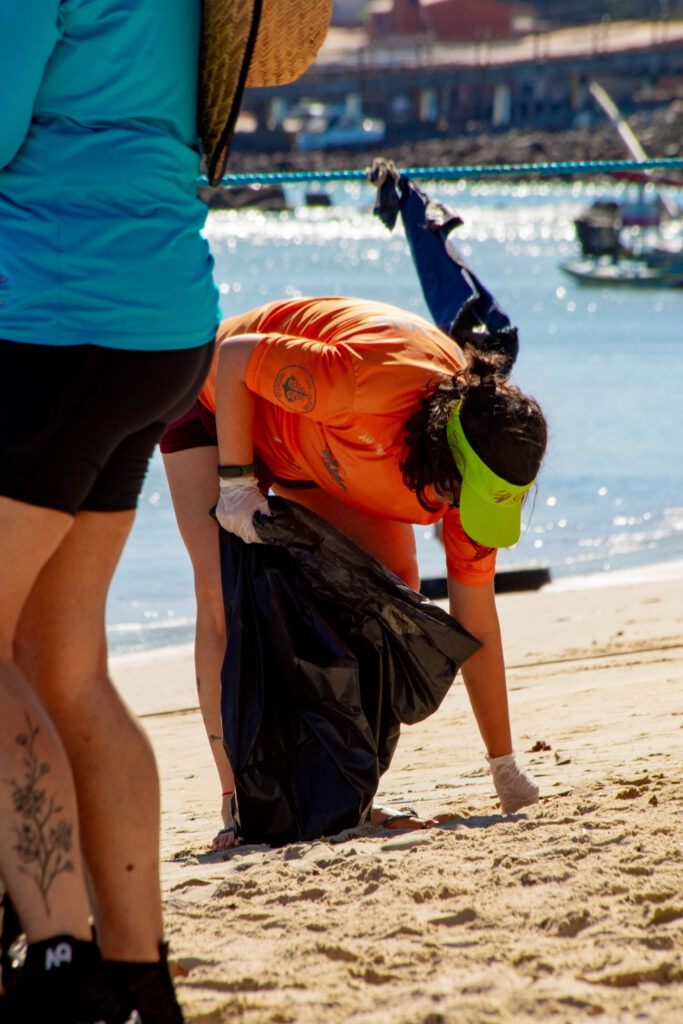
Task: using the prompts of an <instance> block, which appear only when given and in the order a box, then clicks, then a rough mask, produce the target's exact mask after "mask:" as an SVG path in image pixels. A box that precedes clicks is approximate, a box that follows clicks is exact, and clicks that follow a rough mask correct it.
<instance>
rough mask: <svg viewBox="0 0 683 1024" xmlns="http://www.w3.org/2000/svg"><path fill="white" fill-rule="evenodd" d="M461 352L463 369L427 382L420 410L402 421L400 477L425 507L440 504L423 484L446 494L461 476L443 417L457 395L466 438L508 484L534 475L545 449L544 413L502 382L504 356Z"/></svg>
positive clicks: (524, 481)
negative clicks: (405, 451)
mask: <svg viewBox="0 0 683 1024" xmlns="http://www.w3.org/2000/svg"><path fill="white" fill-rule="evenodd" d="M463 354H464V357H465V363H464V366H463V367H462V369H460V370H457V371H456V372H455V373H454V374H453V376H452V377H451V378H449V379H448V380H444V381H440V382H436V383H433V384H430V385H428V386H427V387H426V388H425V390H424V392H423V394H422V396H421V398H420V409H419V410H418V411H417V412H415V413H413V415H412V416H410V417H409V418H408V420H407V421H406V431H407V433H406V437H405V442H406V444H407V446H408V454H407V455H406V457H405V459H403V461H402V462H401V471H402V473H403V480H404V482H405V484H406V487H409V488H410V489H411V490H412V491H415V493H416V494H417V499H418V501H419V502H420V504H421V505H422V507H423V508H424V509H426V510H427V511H428V512H435V511H436V510H437V509H438V508H439V505H435V504H433V503H432V502H430V501H429V500H428V499H427V497H426V495H425V491H426V488H427V487H428V486H431V487H432V488H434V487H436V488H437V489H438V490H440V491H444V492H446V493H448V492H449V491H450V489H451V487H453V486H454V485H455V486H457V485H458V484H459V483H460V482H461V479H462V478H461V476H460V473H459V472H458V470H457V467H456V465H455V461H454V459H453V456H452V454H451V450H450V448H449V446H448V440H447V437H446V425H447V423H448V416H449V414H450V411H451V409H452V407H453V403H454V402H456V401H457V400H458V399H460V400H461V402H462V404H461V407H460V421H461V423H462V426H463V430H464V432H465V436H466V438H467V440H468V441H469V443H470V445H471V446H472V448H474V450H475V452H476V453H477V455H478V456H479V458H480V459H482V460H483V461H484V462H485V463H486V465H487V466H488V467H489V469H492V470H493V472H494V473H497V474H498V476H500V477H502V478H503V479H504V480H507V481H508V483H511V484H516V485H518V486H521V485H523V484H527V483H529V482H530V481H531V480H534V479H535V478H536V475H537V474H538V470H539V467H540V465H541V462H542V460H543V456H544V454H545V449H546V444H547V440H548V429H547V424H546V421H545V417H544V415H543V413H542V411H541V408H540V406H539V405H538V403H537V402H536V401H535V399H533V398H531V397H530V396H529V395H525V394H524V392H523V391H521V390H520V389H519V388H518V387H517V386H516V385H515V384H510V383H508V382H507V381H506V379H505V377H506V365H505V364H506V360H505V357H504V356H503V355H501V354H499V353H497V352H480V351H478V350H477V349H476V348H474V346H473V345H469V344H467V345H465V348H464V350H463Z"/></svg>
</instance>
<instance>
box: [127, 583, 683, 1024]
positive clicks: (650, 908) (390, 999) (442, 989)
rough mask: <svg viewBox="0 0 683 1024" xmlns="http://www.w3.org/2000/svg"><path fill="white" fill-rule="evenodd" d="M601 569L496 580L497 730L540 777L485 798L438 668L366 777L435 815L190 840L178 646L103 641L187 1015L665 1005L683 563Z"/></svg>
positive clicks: (437, 1014)
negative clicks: (127, 729)
mask: <svg viewBox="0 0 683 1024" xmlns="http://www.w3.org/2000/svg"><path fill="white" fill-rule="evenodd" d="M608 579H609V582H610V585H609V586H604V585H600V586H595V587H592V586H587V587H584V588H583V589H567V588H566V585H561V584H560V583H557V584H551V585H550V587H546V588H544V589H543V590H541V591H539V592H536V593H521V594H507V595H502V596H501V597H500V598H499V601H498V605H499V612H500V617H501V622H502V627H503V632H504V639H505V646H506V652H507V663H508V671H509V689H510V701H511V708H512V716H513V731H514V735H515V743H516V749H517V752H518V756H519V759H520V761H521V762H522V763H523V764H524V765H525V766H526V767H527V768H528V769H529V770H530V771H531V772H532V773H533V774H534V776H535V777H536V779H537V781H538V782H539V785H540V787H541V801H540V803H539V804H538V805H537V806H535V807H532V808H529V809H527V810H525V811H524V812H522V813H519V814H515V815H512V816H509V817H507V818H504V817H502V816H501V815H500V813H499V812H498V809H497V801H496V798H495V795H494V793H493V789H492V785H491V781H490V777H489V776H488V774H487V772H486V768H485V763H484V761H483V749H482V745H481V741H480V739H479V737H478V734H477V732H476V727H475V725H474V720H473V717H472V714H471V711H470V709H469V705H468V703H467V699H466V695H465V691H464V688H463V686H462V684H461V683H460V681H459V679H458V680H457V681H456V683H455V685H454V686H453V689H452V690H451V692H450V693H449V695H448V697H447V698H446V700H445V702H444V704H443V705H442V707H441V708H440V710H439V711H438V712H437V714H436V715H434V716H433V717H432V718H431V719H430V720H429V721H427V722H425V723H423V724H421V725H419V726H413V727H412V728H410V729H405V730H404V733H403V736H402V738H401V742H400V744H399V747H398V751H397V753H396V756H395V759H394V763H393V764H392V766H391V768H390V770H389V772H388V773H387V774H386V775H385V777H384V778H383V780H382V785H381V789H380V793H379V797H380V798H381V800H382V802H393V803H396V804H403V803H406V802H408V803H411V804H415V805H416V806H417V807H418V809H419V810H420V811H421V812H422V813H424V814H428V815H432V816H434V817H436V818H437V819H438V824H437V825H436V826H435V827H433V828H431V829H429V830H425V831H420V832H412V833H411V832H405V831H403V832H387V831H386V830H383V829H381V828H379V827H376V826H363V827H361V828H359V829H357V830H354V831H352V832H349V833H345V834H343V835H339V836H332V837H329V838H326V839H324V840H320V841H316V842H312V843H300V844H296V845H292V846H288V847H284V848H281V849H270V848H268V847H261V846H258V847H257V846H244V847H239V848H237V849H236V850H234V851H230V852H229V853H224V854H214V853H211V852H210V849H209V847H210V841H211V838H212V837H213V835H214V834H215V832H216V830H217V827H218V825H219V822H218V815H217V808H218V806H219V800H220V792H219V790H220V787H219V785H218V781H217V778H216V776H215V773H214V771H213V768H212V765H211V759H210V753H209V748H208V743H207V741H206V739H205V736H204V731H203V726H202V722H201V717H200V714H199V711H198V710H197V708H196V700H195V694H194V683H193V680H194V671H193V668H192V654H191V651H190V650H189V649H187V648H183V649H176V650H171V651H166V652H161V653H154V654H150V655H145V656H144V657H140V658H133V659H131V658H124V659H119V660H117V661H115V662H114V664H113V669H114V676H115V679H116V680H117V683H118V685H119V686H120V688H121V691H122V692H123V693H124V695H125V696H126V698H127V699H128V700H129V703H130V704H131V706H132V707H133V708H134V709H135V710H137V711H138V712H140V713H142V714H143V715H144V716H145V717H144V724H145V726H146V728H147V730H148V732H149V734H150V736H151V738H152V742H153V744H154V747H155V750H156V753H157V757H158V760H159V768H160V773H161V780H162V801H163V828H162V858H163V859H162V877H163V889H164V897H165V910H166V929H167V937H168V939H169V940H170V943H171V956H172V959H173V961H174V965H175V966H174V969H175V971H176V974H177V984H178V991H179V995H180V998H181V1001H182V1003H183V1005H184V1008H185V1011H186V1014H187V1018H188V1021H190V1022H192V1024H199V1022H203V1024H218V1022H221V1021H228V1022H230V1021H233V1020H235V1021H240V1022H244V1024H285V1022H292V1024H294V1022H296V1024H314V1022H315V1024H320V1022H322V1021H325V1022H326V1024H342V1022H348V1021H352V1022H354V1024H355V1022H358V1024H370V1022H372V1024H387V1022H396V1024H470V1022H471V1024H475V1022H476V1024H481V1022H483V1021H491V1022H515V1024H517V1022H520V1021H526V1020H543V1021H547V1020H550V1021H553V1022H557V1024H564V1022H567V1024H569V1022H571V1024H576V1022H577V1021H584V1020H586V1021H587V1020H589V1019H590V1020H599V1021H603V1022H609V1024H612V1022H614V1024H617V1022H619V1024H630V1022H632V1021H633V1022H636V1021H638V1022H642V1021H646V1022H652V1024H669V1022H670V1024H674V1022H680V1021H681V1019H683V1017H682V1016H681V1007H682V1006H683V958H682V957H681V954H682V953H683V825H682V816H683V772H682V768H683V566H680V565H678V566H673V567H668V568H665V569H664V571H663V572H662V573H661V574H660V575H659V578H657V574H656V573H654V572H653V571H652V570H650V571H648V572H647V573H634V574H631V575H627V576H625V577H620V576H619V575H618V574H612V575H611V576H610V577H608ZM598 582H600V583H601V584H604V582H605V578H604V577H603V578H602V579H601V580H600V581H598Z"/></svg>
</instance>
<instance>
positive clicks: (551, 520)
mask: <svg viewBox="0 0 683 1024" xmlns="http://www.w3.org/2000/svg"><path fill="white" fill-rule="evenodd" d="M309 187H315V186H309ZM422 187H424V189H425V191H427V192H428V193H429V194H430V195H431V196H433V197H434V198H438V199H441V200H442V201H444V202H446V203H448V205H450V206H451V207H452V208H454V209H455V210H457V211H458V212H459V213H460V214H461V216H462V218H463V220H464V224H463V225H462V227H460V228H458V229H457V230H456V231H455V232H454V233H453V234H452V236H451V237H452V238H453V240H454V241H455V242H456V244H457V246H458V247H459V249H460V251H461V253H462V254H463V255H464V256H465V258H466V260H467V261H468V262H469V264H470V266H471V267H472V269H473V270H474V271H475V273H477V274H478V275H479V276H480V278H481V279H482V281H483V282H485V283H486V285H487V287H488V288H489V290H490V291H492V292H493V294H494V295H495V296H496V298H497V299H498V301H499V303H500V304H501V306H502V307H503V309H505V311H506V312H507V314H508V315H509V317H510V319H511V320H512V322H513V323H515V324H516V325H517V327H518V328H519V334H520V355H519V358H518V360H517V363H516V366H515V370H514V374H513V378H514V380H515V381H516V382H517V383H519V385H520V386H521V387H522V388H523V389H524V390H525V391H528V392H529V393H531V394H532V395H534V396H535V397H536V398H537V399H538V401H539V402H540V403H541V405H542V407H543V409H544V411H545V413H546V417H547V419H548V423H549V428H550V440H549V445H548V453H547V456H546V460H545V463H544V466H543V469H542V472H541V474H540V477H539V480H538V485H537V487H536V488H535V490H534V491H533V492H532V495H531V498H530V500H529V501H528V502H527V504H526V506H525V509H524V513H523V524H524V525H523V534H522V538H521V540H520V542H519V543H518V544H517V545H516V546H515V547H514V548H511V549H509V550H503V551H501V552H500V553H499V556H498V566H499V568H500V569H510V568H516V567H522V566H544V567H548V568H549V569H550V571H551V574H552V576H553V578H555V579H557V578H561V577H568V576H572V575H574V576H576V575H579V574H586V573H591V574H594V573H596V572H600V573H610V572H613V571H615V570H617V569H624V568H633V567H637V566H642V565H646V564H648V563H649V564H655V563H659V562H669V561H673V560H678V559H683V454H682V452H681V448H682V447H683V398H682V395H681V392H682V391H683V326H682V325H683V289H680V290H675V289H638V288H629V287H623V286H622V287H611V288H610V287H595V286H593V287H590V286H586V285H580V284H578V283H577V282H575V281H574V280H573V279H571V278H569V277H567V276H565V275H564V274H563V272H562V270H561V269H560V266H559V265H560V263H561V262H562V261H563V260H565V259H569V258H570V257H571V256H573V255H574V254H575V253H576V243H575V240H574V229H573V218H574V217H575V216H576V215H577V213H578V212H579V211H580V210H581V209H582V208H583V207H584V206H586V205H587V204H588V203H589V202H591V201H592V200H593V199H595V198H622V197H623V196H625V194H626V189H627V188H628V187H627V186H620V187H615V186H609V187H608V186H602V185H596V184H582V185H579V184H575V185H548V184H545V185H544V184H541V185H534V186H532V185H488V184H479V185H472V184H468V185H467V186H465V185H464V184H463V183H459V184H450V185H449V184H445V183H431V184H425V185H424V186H422ZM326 188H327V191H328V192H329V193H330V197H331V200H332V203H333V205H332V206H331V207H310V208H309V207H306V206H305V205H304V195H303V188H301V187H298V186H297V187H292V188H289V187H288V188H287V196H288V199H289V201H290V202H291V203H292V204H293V205H294V207H295V209H294V210H293V212H291V213H281V214H278V213H260V212H257V211H242V212H236V213H232V212H230V213H212V214H210V215H209V218H208V222H207V227H206V236H207V238H208V240H209V242H210V245H211V249H212V252H213V255H214V258H215V262H216V268H215V278H216V282H217V284H218V287H219V290H220V301H221V308H222V311H223V313H224V315H226V316H231V315H234V314H236V313H239V312H243V311H244V310H247V309H250V308H253V307H255V306H258V305H260V304H261V303H264V302H268V301H271V300H273V299H277V298H280V297H283V296H301V295H349V296H360V297H365V298H377V299H381V300H383V301H386V302H390V303H394V304H395V305H398V306H402V307H404V308H407V309H410V310H414V311H416V312H418V313H421V314H422V315H424V316H425V317H429V313H428V311H427V308H426V306H425V303H424V300H423V297H422V293H421V290H420V285H419V282H418V279H417V275H416V273H415V269H414V266H413V264H412V261H411V258H410V254H409V252H408V248H407V244H406V240H405V236H404V234H403V231H402V228H401V225H400V222H399V224H397V226H396V228H395V229H394V231H393V233H390V232H389V231H388V230H387V229H386V228H385V227H384V226H383V225H382V224H381V222H380V221H379V220H378V219H377V218H376V217H374V216H373V215H372V202H373V199H374V190H372V189H371V188H370V186H369V185H364V184H362V183H357V184H356V183H354V184H351V185H349V184H347V185H345V186H336V187H334V186H329V185H328V186H326ZM678 199H679V201H680V200H681V199H683V196H680V195H679V196H678ZM416 536H417V545H418V553H419V560H420V570H421V574H422V576H423V578H424V577H431V576H443V575H444V573H445V566H444V554H443V549H442V547H441V545H440V544H439V543H438V541H437V540H435V538H434V530H433V527H416ZM194 617H195V603H194V594H193V585H192V574H191V570H190V565H189V561H188V558H187V555H186V553H185V550H184V548H183V545H182V543H181V541H180V538H179V536H178V532H177V528H176V525H175V520H174V516H173V510H172V506H171V500H170V496H169V492H168V488H167V486H166V482H165V478H164V472H163V466H162V463H161V459H160V457H159V455H158V454H157V455H155V457H154V459H153V461H152V464H151V466H150V470H149V473H148V476H147V480H146V483H145V487H144V490H143V494H142V497H141V500H140V507H139V512H138V516H137V520H136V524H135V527H134V529H133V532H132V535H131V538H130V540H129V543H128V545H127V548H126V551H125V553H124V556H123V558H122V561H121V564H120V566H119V569H118V571H117V574H116V577H115V579H114V583H113V586H112V591H111V596H110V601H109V605H108V613H107V622H108V635H109V640H110V644H111V649H112V652H113V653H118V652H123V651H131V650H141V649H147V648H150V647H154V646H157V645H162V644H163V645H166V644H170V643H180V642H187V641H189V640H191V638H192V635H193V628H194Z"/></svg>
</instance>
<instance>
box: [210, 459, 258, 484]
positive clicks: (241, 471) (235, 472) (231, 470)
mask: <svg viewBox="0 0 683 1024" xmlns="http://www.w3.org/2000/svg"><path fill="white" fill-rule="evenodd" d="M253 472H254V463H253V462H250V463H249V465H248V466H219V467H218V475H219V477H220V478H221V480H228V479H230V477H236V476H252V475H253Z"/></svg>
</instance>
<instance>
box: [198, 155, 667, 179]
mask: <svg viewBox="0 0 683 1024" xmlns="http://www.w3.org/2000/svg"><path fill="white" fill-rule="evenodd" d="M655 168H659V169H664V170H667V171H671V170H683V158H682V157H655V158H653V159H648V160H576V161H564V162H561V163H541V164H479V165H476V164H473V165H471V166H466V167H406V168H405V169H404V170H402V171H401V173H402V174H404V175H405V176H406V178H412V179H413V180H415V179H417V178H422V179H429V180H431V181H453V180H457V179H459V178H501V177H505V176H510V175H515V174H516V175H529V174H540V175H544V176H547V175H553V174H560V175H562V174H600V173H603V174H614V173H618V172H620V171H648V170H653V169H655ZM306 181H316V182H322V181H367V178H366V176H365V171H360V170H356V171H277V172H270V173H267V172H261V173H253V172H252V173H249V174H226V175H225V177H224V178H223V181H222V183H223V185H274V184H276V183H277V184H290V185H291V184H296V183H297V182H306ZM200 183H201V184H207V179H206V178H201V179H200Z"/></svg>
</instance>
